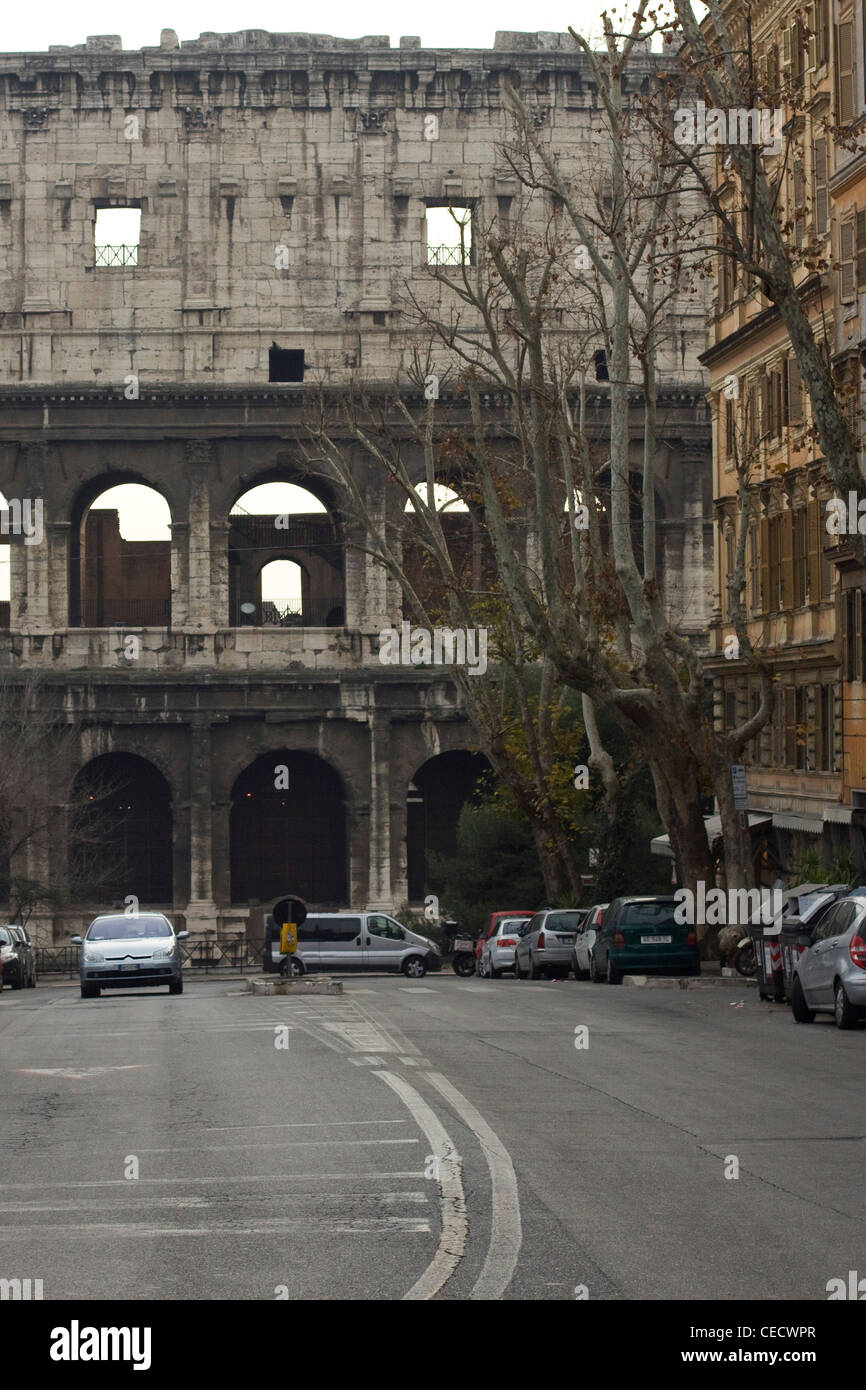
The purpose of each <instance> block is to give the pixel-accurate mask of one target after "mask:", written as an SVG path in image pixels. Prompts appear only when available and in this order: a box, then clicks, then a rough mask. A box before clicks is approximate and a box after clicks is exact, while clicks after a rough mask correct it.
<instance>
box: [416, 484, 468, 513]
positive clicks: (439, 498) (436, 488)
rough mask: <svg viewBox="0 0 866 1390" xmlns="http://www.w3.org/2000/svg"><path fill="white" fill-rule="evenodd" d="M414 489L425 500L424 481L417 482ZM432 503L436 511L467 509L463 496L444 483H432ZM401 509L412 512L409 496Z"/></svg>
mask: <svg viewBox="0 0 866 1390" xmlns="http://www.w3.org/2000/svg"><path fill="white" fill-rule="evenodd" d="M415 491H416V492H417V494H418V496H419V497H420V498H421V500H422V501H424V502H426V501H427V497H428V492H427V484H426V483H419V484H418V486H417V487H416V488H415ZM433 503H434V506H435V508H436V510H437V512H468V511H469V508H468V507H467V505H466V503H465V502H464V501H463V498H462V497H461V496H460V495H459V494H458V493H456V492H455V491H454V489H453V488H450V487H446V486H445V484H444V483H434V484H433ZM403 510H404V512H414V510H415V507H414V504H413V502H412V499H411V498H409V500H408V501H407V503H406V505H405V507H404V508H403Z"/></svg>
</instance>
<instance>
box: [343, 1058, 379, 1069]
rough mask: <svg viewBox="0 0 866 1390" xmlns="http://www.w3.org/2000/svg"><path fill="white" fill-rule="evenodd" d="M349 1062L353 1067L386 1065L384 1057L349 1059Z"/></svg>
mask: <svg viewBox="0 0 866 1390" xmlns="http://www.w3.org/2000/svg"><path fill="white" fill-rule="evenodd" d="M349 1061H350V1062H351V1063H352V1066H353V1067H384V1066H386V1065H387V1064H386V1062H385V1058H384V1057H350V1058H349Z"/></svg>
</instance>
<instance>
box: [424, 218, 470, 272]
mask: <svg viewBox="0 0 866 1390" xmlns="http://www.w3.org/2000/svg"><path fill="white" fill-rule="evenodd" d="M471 258H472V210H471V208H469V207H468V206H467V205H466V204H465V203H464V204H462V205H460V206H458V205H456V204H451V205H450V206H448V207H444V208H442V207H440V208H433V207H428V209H427V264H428V265H468V264H469V262H470V260H471Z"/></svg>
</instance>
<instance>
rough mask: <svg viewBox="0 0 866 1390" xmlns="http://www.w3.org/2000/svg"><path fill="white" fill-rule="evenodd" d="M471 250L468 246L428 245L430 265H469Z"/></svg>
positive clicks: (428, 261)
mask: <svg viewBox="0 0 866 1390" xmlns="http://www.w3.org/2000/svg"><path fill="white" fill-rule="evenodd" d="M470 258H471V252H470V249H469V247H468V246H428V247H427V264H428V265H469V264H470Z"/></svg>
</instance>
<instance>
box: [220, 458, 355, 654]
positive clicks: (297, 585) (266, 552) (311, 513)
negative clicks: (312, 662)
mask: <svg viewBox="0 0 866 1390" xmlns="http://www.w3.org/2000/svg"><path fill="white" fill-rule="evenodd" d="M278 567H280V568H278ZM229 621H230V623H231V624H232V626H233V627H242V626H254V627H259V626H262V625H263V624H266V625H271V624H277V625H278V626H280V627H341V626H342V625H343V623H344V622H345V598H344V583H343V547H342V543H341V540H340V536H339V531H338V527H337V524H336V520H335V518H334V517H333V516H331V514H330V513H329V512H328V509H327V507H326V506H325V505H324V503H323V502H322V501H321V500H320V499H319V498H318V497H316V496H314V494H313V493H312V492H309V491H308V490H307V489H306V488H303V487H298V485H297V484H296V483H286V482H282V481H274V482H265V483H259V484H257V486H256V487H253V488H250V489H248V491H246V492H244V493H243V494H242V495H241V496H240V497H239V498H238V500H237V501H236V502H235V504H234V506H233V507H232V509H231V512H230V513H229Z"/></svg>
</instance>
